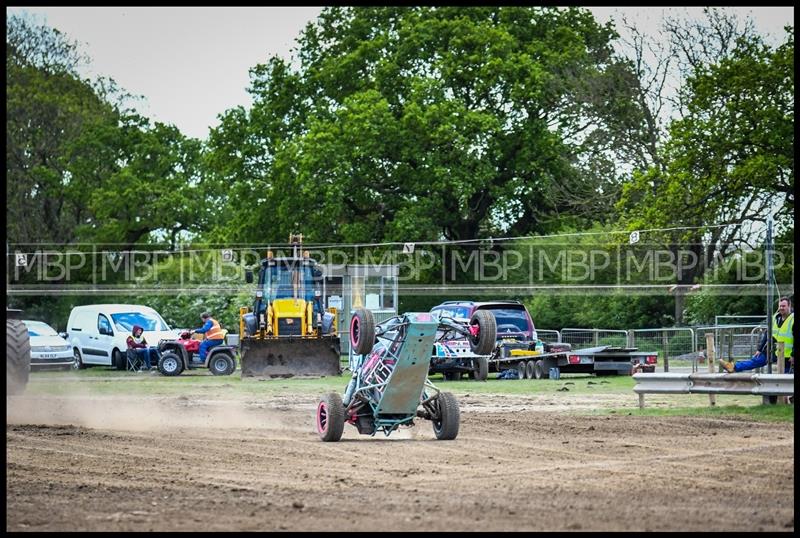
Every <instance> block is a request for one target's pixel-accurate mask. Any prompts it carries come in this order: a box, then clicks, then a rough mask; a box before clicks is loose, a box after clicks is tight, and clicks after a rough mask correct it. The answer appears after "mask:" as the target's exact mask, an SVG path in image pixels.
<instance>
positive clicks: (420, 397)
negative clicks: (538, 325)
mask: <svg viewBox="0 0 800 538" xmlns="http://www.w3.org/2000/svg"><path fill="white" fill-rule="evenodd" d="M496 327H497V326H496V323H495V320H494V317H493V316H492V314H491V313H490V312H486V311H478V312H476V313H475V315H473V316H472V318H471V319H470V320H469V323H461V322H456V321H454V320H453V319H452V318H445V317H438V316H436V315H434V314H430V313H427V312H425V313H421V312H419V313H417V312H413V313H406V314H402V315H399V316H395V317H393V318H390V319H388V320H386V321H383V322H381V323H380V324H377V325H376V324H375V321H374V318H373V317H372V312H370V311H369V310H367V309H358V310H356V311H355V312H354V313H353V316H352V318H351V319H350V345H351V348H352V350H353V353H352V354H351V358H350V367H349V369H350V371H351V372H352V377H351V379H350V382H349V383H348V385H347V388H346V389H345V392H344V397H343V398H342V397H340V396H339V394H338V393H336V392H330V393H328V394H326V395H325V396H324V397H323V398H322V399H321V400H320V402H319V404H318V405H317V415H316V428H317V433H318V434H319V436H320V438H321V439H322V440H323V441H338V440H339V439H341V437H342V431H343V430H344V424H345V422H347V423H348V424H352V425H353V426H355V428H356V429H357V430H358V433H359V434H362V435H375V434H376V433H377V432H383V433H384V435H386V436H389V434H391V433H392V432H393V431H395V430H396V429H398V428H399V427H400V426H413V425H414V419H415V418H417V417H419V418H424V419H426V420H430V421H431V422H432V423H433V432H434V434H435V435H436V438H437V439H440V440H449V439H455V438H456V436H457V435H458V427H459V420H460V412H459V408H458V401H457V400H456V398H455V396H453V395H452V394H451V393H449V392H440V391H439V389H437V388H436V387H435V386H434V385H433V383H431V382H430V380H429V379H428V368H429V363H430V359H431V350H432V349H433V347H434V344H435V343H436V340H437V338H442V337H443V335H447V334H449V335H451V334H452V333H453V332H457V333H459V334H461V335H463V337H464V338H466V339H467V340H468V342H469V343H470V346H472V348H473V351H474V352H475V353H476V354H485V353H486V351H485V350H486V349H487V348H488V349H491V348H492V347H493V346H494V344H495V338H496V333H497V329H496Z"/></svg>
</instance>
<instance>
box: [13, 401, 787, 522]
mask: <svg viewBox="0 0 800 538" xmlns="http://www.w3.org/2000/svg"><path fill="white" fill-rule="evenodd" d="M459 400H460V404H461V413H462V414H461V430H460V433H459V436H458V438H457V439H456V440H455V441H436V440H435V438H434V435H433V432H432V430H431V427H430V423H428V422H427V421H424V420H423V421H420V422H419V423H418V424H417V426H416V427H414V428H408V429H403V430H400V431H399V432H395V433H394V434H392V435H391V436H390V437H388V438H386V437H384V436H383V435H380V437H378V436H376V437H367V436H359V435H358V434H357V432H356V430H355V429H354V428H352V427H351V426H349V425H346V429H345V433H344V437H343V438H342V441H341V442H339V443H322V442H320V441H319V440H318V438H317V436H316V434H315V433H313V431H312V422H313V409H314V405H315V400H314V398H312V397H303V398H301V400H300V402H299V403H298V402H291V401H289V400H288V399H285V398H273V399H271V400H260V401H254V400H253V398H252V397H250V398H242V399H240V400H225V401H219V400H201V399H199V398H194V397H192V396H181V397H178V398H156V397H151V398H149V400H147V401H142V400H141V399H139V400H132V399H130V400H121V399H120V398H115V399H110V398H106V399H104V398H101V397H94V398H92V399H88V398H85V397H75V396H71V397H70V396H63V397H41V396H39V397H35V398H34V397H28V396H21V397H16V398H7V405H8V407H7V411H6V423H7V425H6V444H7V453H6V469H7V479H6V481H7V482H6V484H7V491H6V509H7V520H6V530H7V531H25V530H28V531H43V530H55V531H82V530H91V531H102V530H111V531H117V530H131V531H133V530H135V531H147V530H180V531H201V530H211V531H219V530H235V531H238V530H242V531H244V530H264V531H268V530H292V531H300V530H311V531H315V530H359V531H367V530H369V531H378V530H386V529H388V530H456V531H457V530H482V531H487V530H520V531H521V530H598V531H599V530H620V531H639V530H698V531H708V530H718V531H731V530H746V531H762V530H764V531H793V530H794V508H793V506H794V425H793V424H790V423H762V422H751V421H748V420H745V419H708V418H685V417H658V418H656V417H634V416H603V417H588V416H576V415H574V414H568V413H565V412H560V411H553V410H552V409H553V407H552V406H548V405H544V404H545V402H543V401H540V400H535V399H525V398H521V397H509V396H502V397H500V396H485V395H473V396H469V397H460V398H459ZM594 404H595V405H597V399H596V398H595V400H594ZM110 409H114V410H115V412H114V413H113V414H112V413H109V412H108V411H109V410H110ZM143 409H146V410H147V412H146V413H145V412H143V411H142V410H143ZM767 455H769V460H770V461H768V462H767V461H765V457H766V456H767ZM724 498H728V499H730V501H729V502H725V503H723V502H722V499H724ZM781 499H782V500H781Z"/></svg>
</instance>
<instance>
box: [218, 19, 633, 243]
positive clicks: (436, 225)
mask: <svg viewBox="0 0 800 538" xmlns="http://www.w3.org/2000/svg"><path fill="white" fill-rule="evenodd" d="M614 37H615V34H614V31H613V30H612V29H611V28H610V27H608V26H600V25H598V24H597V23H596V22H595V20H594V19H593V17H592V16H591V14H590V13H589V12H588V11H586V10H583V9H577V8H569V9H557V8H512V7H489V8H451V7H443V8H430V7H421V8H328V9H325V10H324V11H323V12H322V14H321V15H320V17H319V19H318V21H316V22H315V23H313V24H310V25H308V26H307V27H306V29H305V30H304V32H303V33H302V35H301V36H300V38H299V40H298V52H297V60H298V62H299V66H298V68H297V69H294V68H293V67H292V66H290V65H289V64H288V63H287V62H285V61H283V60H281V59H279V58H276V57H273V58H271V59H270V60H269V61H268V62H267V63H265V64H260V65H258V66H256V67H255V68H253V69H252V70H251V76H252V85H251V88H250V92H251V94H252V95H253V99H254V105H253V108H252V110H250V111H244V110H243V109H240V108H237V109H234V110H231V111H228V112H227V113H225V114H224V115H223V116H222V121H221V124H220V126H219V127H218V128H217V129H215V130H214V131H213V132H212V135H211V138H210V141H209V144H210V154H211V157H210V158H209V161H208V162H209V163H210V166H211V170H212V171H213V173H214V174H215V177H216V178H217V180H218V181H219V182H223V183H224V182H229V181H232V180H233V181H235V182H236V184H235V185H233V186H232V190H231V192H230V198H229V204H230V208H231V209H230V210H229V211H228V214H230V215H231V216H232V217H233V216H234V215H235V217H234V218H231V219H230V220H229V221H228V222H226V223H225V224H224V225H223V226H222V227H221V229H220V230H219V231H218V232H217V234H218V235H219V236H224V237H228V238H231V239H236V240H240V241H254V240H258V241H261V240H265V239H266V240H272V241H275V240H285V236H286V235H287V234H288V233H289V232H290V231H292V230H299V229H302V231H304V233H305V234H306V236H307V238H308V239H309V240H318V241H376V240H387V239H390V240H400V239H403V240H424V239H438V238H441V237H443V238H447V239H472V238H477V237H480V236H485V235H491V234H503V233H507V234H527V233H533V232H541V231H544V230H547V229H549V228H552V227H554V226H558V225H560V224H561V222H560V220H559V219H560V217H561V216H563V215H565V214H568V215H571V216H573V217H574V218H575V219H577V220H576V222H587V221H591V220H595V219H597V218H602V217H603V216H606V215H609V211H608V210H609V209H610V204H611V202H612V200H613V194H614V192H615V189H616V185H617V183H616V178H615V177H614V173H615V170H614V169H613V167H609V166H607V164H608V162H609V160H608V159H606V160H602V159H600V154H601V153H602V152H601V150H602V149H603V148H602V147H600V145H599V141H601V140H603V139H604V137H603V135H602V132H603V131H604V128H605V124H606V122H607V121H609V116H611V115H615V114H619V113H620V111H621V110H628V105H627V103H628V102H629V100H628V99H626V97H625V93H624V92H625V88H626V86H625V85H620V84H618V82H619V81H620V80H621V78H622V77H623V76H624V74H625V73H626V69H627V68H626V66H625V65H623V64H622V63H619V62H617V61H616V60H615V58H614V57H613V54H612V50H611V47H610V43H611V41H612V40H613V38H614ZM593 151H594V152H595V153H597V155H595V153H592V152H593ZM591 156H595V157H596V158H590V157H591ZM604 163H605V164H604ZM598 216H599V217H598Z"/></svg>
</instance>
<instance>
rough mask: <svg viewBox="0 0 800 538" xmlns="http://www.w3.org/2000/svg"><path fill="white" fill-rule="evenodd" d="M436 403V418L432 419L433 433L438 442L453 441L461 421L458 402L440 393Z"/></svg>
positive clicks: (451, 396) (448, 395)
mask: <svg viewBox="0 0 800 538" xmlns="http://www.w3.org/2000/svg"><path fill="white" fill-rule="evenodd" d="M436 403H437V406H436V407H437V416H436V417H434V418H433V433H434V434H436V438H437V439H439V440H440V441H448V440H451V439H455V438H456V436H457V435H458V425H459V422H460V420H461V412H460V411H459V409H458V400H456V397H455V396H453V395H452V394H451V393H449V392H440V393H439V396H438V397H437V398H436Z"/></svg>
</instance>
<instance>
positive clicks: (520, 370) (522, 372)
mask: <svg viewBox="0 0 800 538" xmlns="http://www.w3.org/2000/svg"><path fill="white" fill-rule="evenodd" d="M526 370H527V368H526V367H525V361H519V362H518V363H517V374H518V375H519V378H520V379H527V377H528V374H527V372H526Z"/></svg>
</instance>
